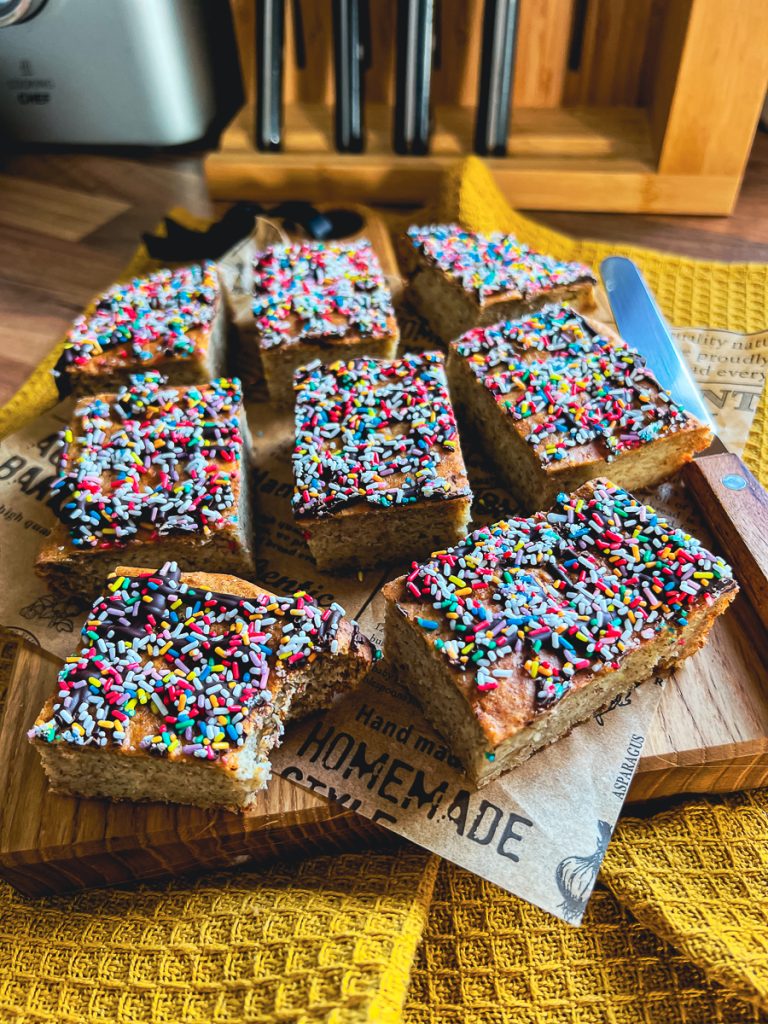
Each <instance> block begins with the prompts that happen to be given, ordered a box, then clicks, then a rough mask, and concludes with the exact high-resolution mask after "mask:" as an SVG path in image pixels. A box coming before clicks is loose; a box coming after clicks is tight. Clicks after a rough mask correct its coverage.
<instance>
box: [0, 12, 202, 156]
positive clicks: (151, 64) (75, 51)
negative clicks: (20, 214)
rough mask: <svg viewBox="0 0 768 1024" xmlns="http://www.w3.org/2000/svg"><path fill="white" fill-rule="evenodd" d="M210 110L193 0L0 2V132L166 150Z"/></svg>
mask: <svg viewBox="0 0 768 1024" xmlns="http://www.w3.org/2000/svg"><path fill="white" fill-rule="evenodd" d="M214 112H215V100H214V88H213V79H212V70H211V64H210V59H209V54H208V51H207V46H206V38H205V21H204V17H203V10H202V0H0V133H1V134H2V136H3V137H5V138H10V139H18V140H21V141H24V142H50V143H82V144H89V145H92V144H99V145H102V144H103V145H149V146H169V145H177V144H180V143H185V142H192V141H194V140H196V139H199V138H200V137H201V136H202V135H204V134H205V132H206V130H207V129H208V126H209V125H210V123H211V120H212V118H213V116H214Z"/></svg>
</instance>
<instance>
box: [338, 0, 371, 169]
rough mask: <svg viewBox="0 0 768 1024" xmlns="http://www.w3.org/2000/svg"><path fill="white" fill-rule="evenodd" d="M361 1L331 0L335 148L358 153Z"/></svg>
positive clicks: (363, 58)
mask: <svg viewBox="0 0 768 1024" xmlns="http://www.w3.org/2000/svg"><path fill="white" fill-rule="evenodd" d="M363 3H364V0H333V67H334V77H335V80H336V111H335V123H336V148H337V149H338V151H339V152H340V153H361V152H362V151H363V148H364V141H365V129H364V124H363V109H364V106H363V104H364V92H363V89H364V84H363V83H364V77H363V68H364V66H365V63H366V47H365V43H364V25H365V13H364V11H363Z"/></svg>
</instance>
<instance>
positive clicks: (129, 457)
mask: <svg viewBox="0 0 768 1024" xmlns="http://www.w3.org/2000/svg"><path fill="white" fill-rule="evenodd" d="M131 381H132V383H131V384H130V385H129V386H126V387H123V388H121V389H120V391H118V393H117V394H116V395H114V396H106V397H93V398H88V399H83V400H81V401H80V403H79V404H78V406H77V409H76V410H75V414H76V420H75V422H74V424H73V425H72V426H71V427H68V428H67V429H66V430H64V431H62V433H61V434H60V444H61V454H60V457H59V474H60V475H59V477H58V478H57V479H56V481H55V482H54V484H53V485H52V488H51V490H52V491H53V492H54V494H58V495H59V498H60V506H59V510H58V515H59V518H60V519H61V520H62V522H63V523H64V524H65V525H66V526H67V528H68V530H69V534H70V540H71V542H72V543H73V544H74V545H76V546H78V547H82V546H85V547H102V548H112V547H120V546H122V545H125V544H126V543H127V542H129V541H130V540H132V539H134V538H136V537H138V536H139V535H141V537H142V538H143V539H144V540H154V539H157V538H158V537H163V536H166V535H168V534H191V533H203V534H204V535H208V534H209V533H210V532H211V531H212V530H215V529H218V528H220V527H222V526H224V525H226V524H227V523H236V522H237V520H238V516H237V502H236V486H237V482H238V480H239V477H240V461H241V458H242V450H243V437H242V434H241V432H240V427H239V420H238V415H237V414H238V412H239V410H240V409H241V407H242V395H241V390H240V382H239V381H238V380H236V379H233V380H227V379H225V378H221V379H220V380H217V381H212V382H211V383H210V384H205V385H200V386H195V385H193V386H190V387H169V386H167V384H166V378H165V377H163V376H161V375H160V374H159V373H157V372H155V371H152V372H149V373H146V374H136V375H134V376H133V377H131Z"/></svg>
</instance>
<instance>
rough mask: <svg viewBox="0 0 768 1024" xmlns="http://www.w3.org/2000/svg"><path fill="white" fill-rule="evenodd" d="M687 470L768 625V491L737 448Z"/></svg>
mask: <svg viewBox="0 0 768 1024" xmlns="http://www.w3.org/2000/svg"><path fill="white" fill-rule="evenodd" d="M684 472H685V483H686V485H687V486H688V488H689V489H690V490H691V492H692V493H693V495H694V497H695V499H696V503H697V504H698V506H699V508H700V510H701V512H702V515H703V516H704V518H705V519H706V520H707V523H708V524H709V527H710V529H711V531H712V533H713V535H714V537H715V539H716V540H717V542H718V543H719V545H720V546H721V548H722V550H723V553H724V555H725V557H726V558H727V560H728V561H729V562H730V563H731V565H732V566H733V571H734V575H735V576H736V581H737V583H738V584H739V586H741V588H742V589H743V590H744V591H745V593H746V594H747V596H748V597H749V599H750V601H751V602H752V606H753V608H754V609H755V611H756V612H757V614H758V616H759V617H760V619H761V621H762V623H763V625H764V626H765V627H766V629H768V494H767V493H766V492H765V491H764V490H763V488H762V487H761V486H760V484H759V483H758V482H757V480H755V478H754V477H753V476H752V474H751V473H750V471H749V470H748V469H747V467H746V466H745V465H744V463H743V462H742V461H741V459H740V458H739V456H738V455H734V454H733V453H732V452H727V453H726V454H724V455H705V456H704V457H703V458H700V459H694V460H693V462H689V463H688V465H687V466H686V467H685V471H684Z"/></svg>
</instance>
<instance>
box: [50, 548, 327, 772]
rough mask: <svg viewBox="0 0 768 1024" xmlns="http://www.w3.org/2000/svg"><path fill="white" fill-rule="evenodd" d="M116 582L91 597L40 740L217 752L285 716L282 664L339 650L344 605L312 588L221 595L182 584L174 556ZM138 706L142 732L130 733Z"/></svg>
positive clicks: (300, 663) (290, 666)
mask: <svg viewBox="0 0 768 1024" xmlns="http://www.w3.org/2000/svg"><path fill="white" fill-rule="evenodd" d="M109 591H110V592H109V593H108V594H107V595H105V596H104V597H101V598H99V600H98V601H96V603H95V604H94V606H93V609H92V611H91V614H90V616H89V618H88V620H87V622H86V624H85V627H84V629H83V634H82V637H83V647H82V649H81V651H80V653H79V654H78V655H76V656H75V657H72V658H68V659H67V663H66V665H65V666H64V668H63V669H62V671H61V673H60V675H59V681H58V683H59V689H58V695H57V698H56V701H55V703H54V706H53V710H52V713H51V716H50V718H49V719H47V720H45V721H42V722H38V723H37V724H36V725H35V727H34V728H33V730H32V731H31V733H30V736H31V737H34V738H38V739H43V740H46V741H48V742H52V743H53V742H66V743H72V744H75V745H77V746H87V745H95V746H100V747H104V746H110V745H115V746H119V747H123V746H126V745H127V746H130V745H132V744H133V745H135V744H136V743H137V742H138V745H139V746H140V747H141V748H142V749H145V750H147V751H148V752H149V753H152V754H158V755H163V756H171V757H178V756H184V755H186V756H192V757H196V758H204V759H207V760H216V759H219V758H222V757H225V756H226V755H227V753H229V752H230V751H232V750H234V749H236V748H238V747H241V746H242V745H243V744H244V742H245V740H246V739H247V736H248V734H249V732H250V731H251V729H252V728H257V727H258V725H259V721H260V720H262V719H264V718H265V716H269V715H274V714H276V713H277V712H276V708H275V702H274V695H273V692H272V688H273V687H274V686H275V685H276V684H275V683H274V682H272V680H273V679H274V673H275V670H276V668H277V666H278V665H280V666H282V668H281V672H283V671H288V672H290V671H292V670H294V669H297V668H301V667H304V666H306V665H308V664H311V663H312V662H314V661H315V659H316V658H317V657H318V656H319V655H320V654H322V653H324V652H330V653H336V652H337V651H338V645H339V641H338V631H339V623H340V621H341V618H342V616H343V614H344V613H343V609H342V608H341V607H340V606H339V605H336V604H333V605H331V607H330V608H326V609H322V608H320V607H319V606H318V605H317V604H316V603H315V602H314V601H313V599H312V598H311V597H309V596H308V595H307V594H306V593H304V592H299V593H297V594H295V595H294V596H293V597H276V596H274V595H272V594H267V593H264V594H260V595H257V596H255V597H253V598H242V597H237V596H235V595H233V594H221V593H217V592H214V591H209V590H206V589H204V588H202V587H192V586H189V585H187V584H185V583H182V582H181V573H180V571H179V567H178V565H177V564H176V563H175V562H168V563H166V564H165V565H164V566H163V567H162V569H160V570H158V571H157V572H155V573H152V574H150V575H147V576H139V577H121V578H118V579H117V580H115V581H114V582H113V583H112V584H111V585H110V587H109ZM140 712H141V713H142V714H143V716H144V718H143V722H142V728H141V731H140V735H139V737H133V738H132V737H131V735H130V732H131V728H130V727H131V722H132V720H133V719H135V718H136V716H137V715H138V714H139V713H140ZM147 715H150V716H151V721H152V723H153V725H152V728H154V729H155V730H156V731H154V732H152V731H150V730H148V729H147V728H146V724H145V722H146V716H147Z"/></svg>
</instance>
